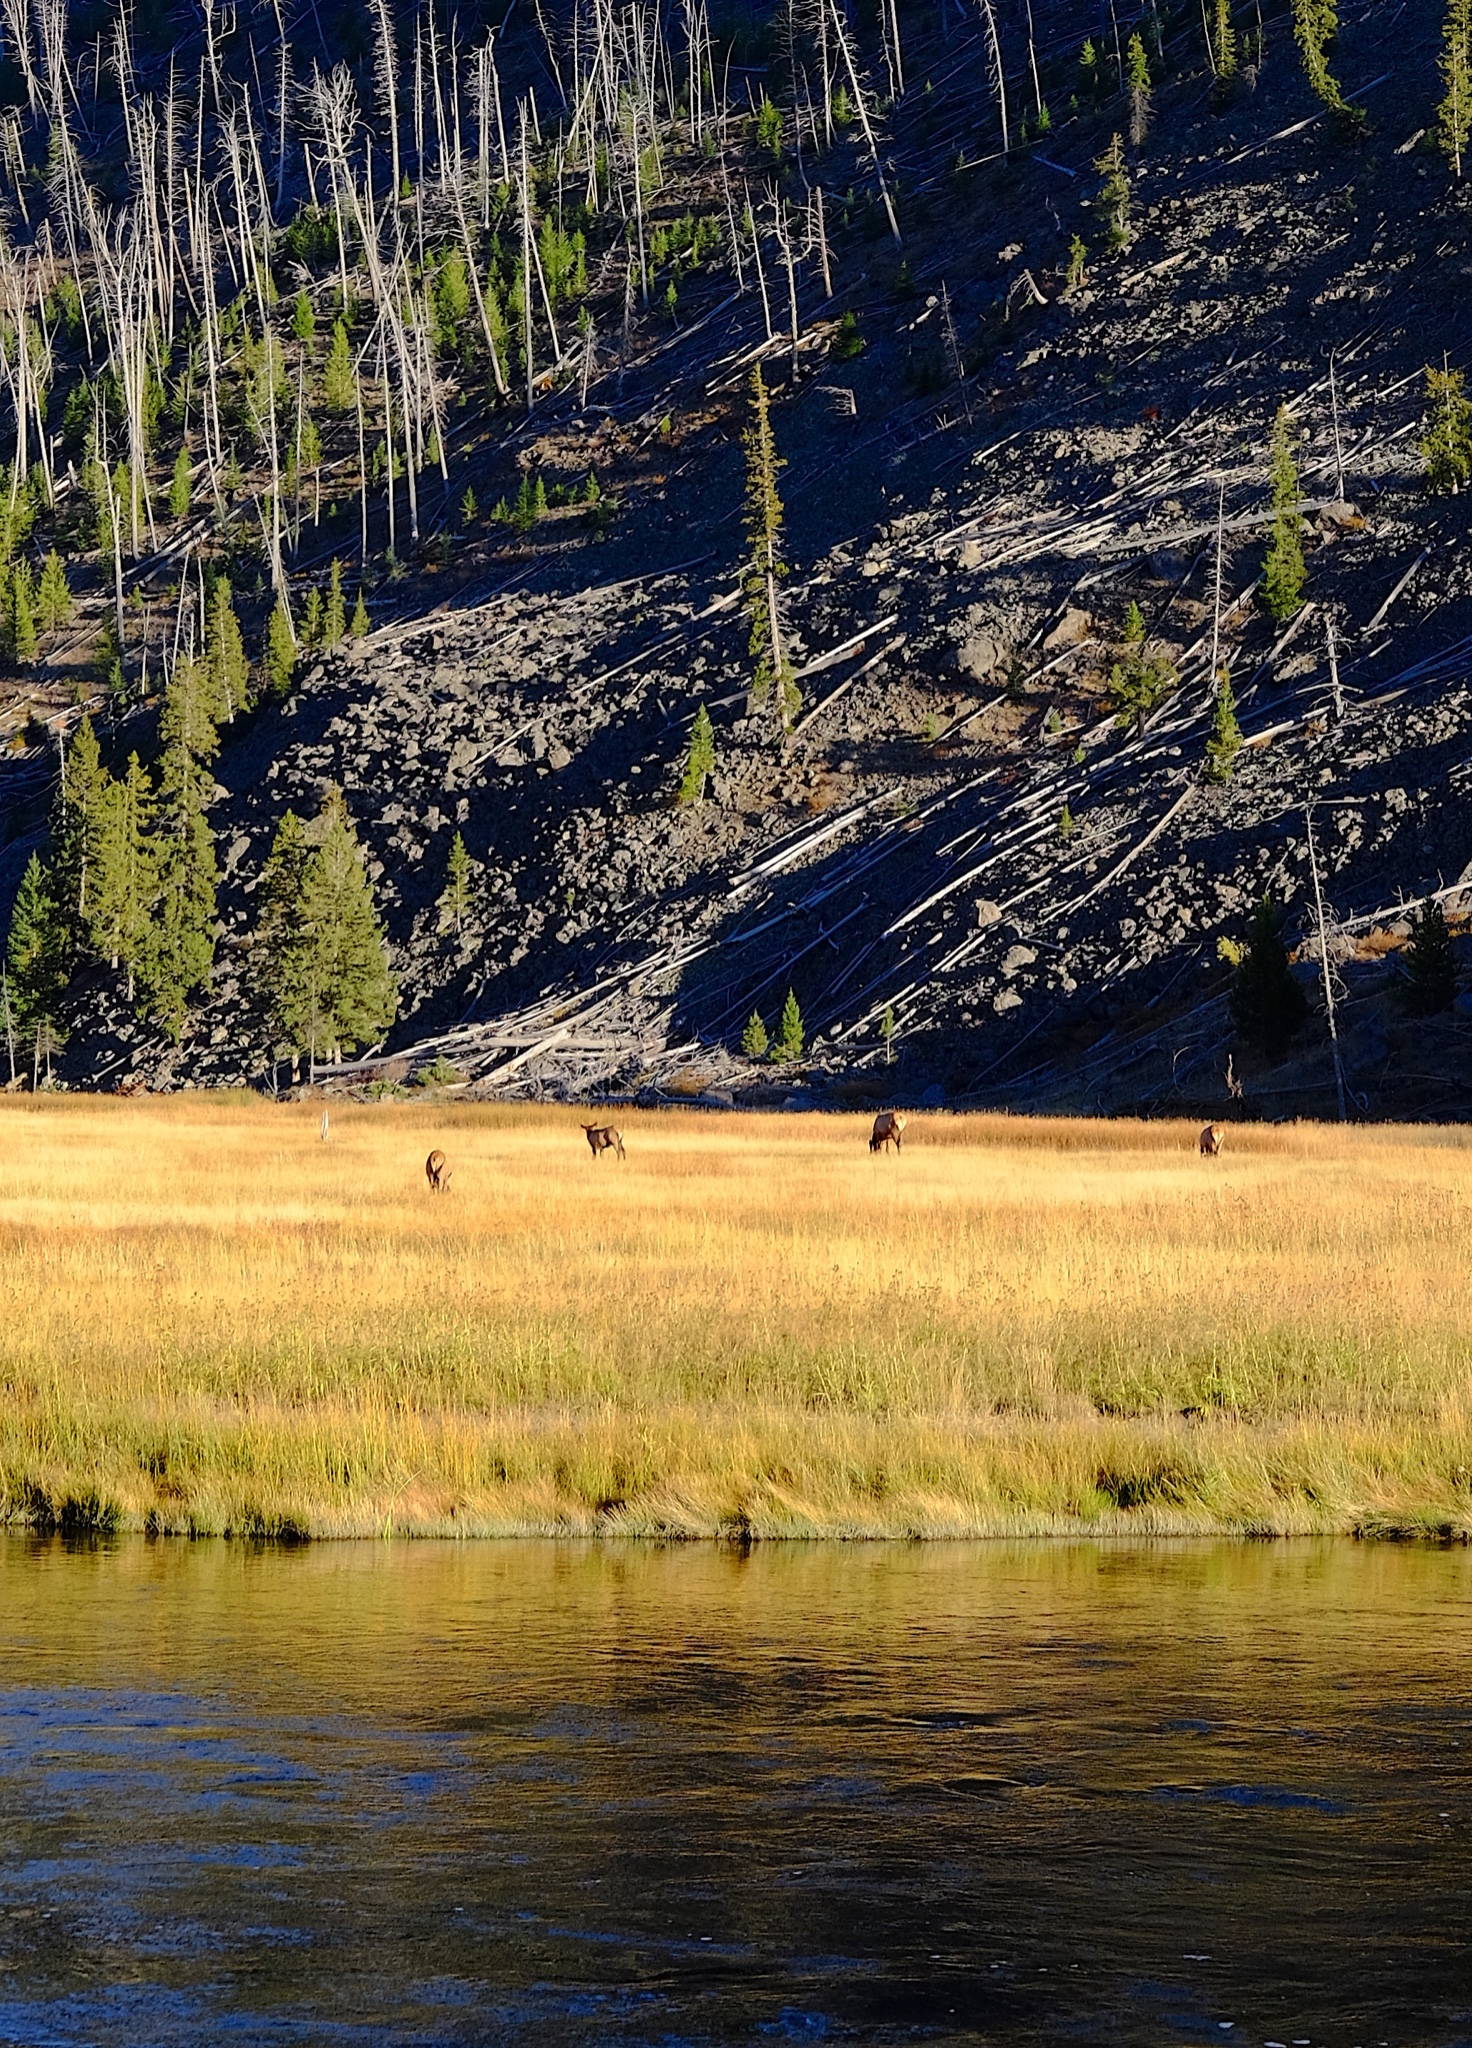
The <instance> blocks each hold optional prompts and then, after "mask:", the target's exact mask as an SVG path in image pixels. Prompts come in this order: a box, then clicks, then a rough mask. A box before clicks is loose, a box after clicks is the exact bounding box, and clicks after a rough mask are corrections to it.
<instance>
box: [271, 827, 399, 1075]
mask: <svg viewBox="0 0 1472 2048" xmlns="http://www.w3.org/2000/svg"><path fill="white" fill-rule="evenodd" d="M312 842H315V843H312ZM262 889H263V895H264V901H263V904H262V916H261V923H260V926H259V928H258V932H257V943H258V958H259V965H258V974H259V976H260V979H261V980H262V982H263V984H264V992H265V994H266V997H267V1001H268V1005H269V1009H270V1013H271V1021H272V1028H273V1031H274V1034H275V1037H276V1040H277V1042H278V1043H280V1044H283V1045H285V1046H286V1047H287V1048H288V1049H289V1050H290V1051H291V1052H292V1053H293V1054H300V1053H303V1052H305V1053H307V1054H308V1055H309V1056H310V1058H311V1059H312V1061H313V1062H314V1063H315V1062H316V1061H318V1060H319V1059H324V1058H325V1059H331V1060H335V1059H337V1058H338V1057H339V1056H340V1055H341V1054H342V1053H345V1052H346V1053H351V1052H353V1051H355V1050H356V1049H357V1047H358V1046H360V1045H365V1044H368V1043H370V1042H371V1041H372V1040H374V1039H376V1038H378V1037H380V1036H381V1035H382V1034H383V1032H385V1031H386V1030H387V1029H388V1027H389V1025H390V1024H391V1023H392V1022H393V1020H394V1017H395V1016H396V1015H397V1013H398V989H397V987H396V986H395V983H394V978H393V975H392V973H391V971H390V969H389V964H388V952H387V947H386V944H385V940H384V933H383V927H382V925H381V924H380V922H379V919H378V915H377V912H376V911H375V910H374V907H373V891H372V888H371V886H370V884H369V881H368V876H367V874H366V872H365V870H364V867H363V853H362V849H361V847H360V846H359V845H358V841H357V836H356V834H355V833H354V831H353V827H352V821H351V819H350V818H349V817H348V814H347V808H346V806H345V805H344V803H343V800H342V795H341V792H340V791H338V790H332V791H330V792H329V794H328V796H327V799H326V801H325V802H324V804H323V807H322V813H321V816H320V817H319V818H318V819H317V820H316V821H315V823H314V824H313V826H312V827H311V828H310V831H308V830H307V829H305V828H303V826H302V825H301V822H300V820H299V819H297V818H296V817H294V816H293V815H292V814H291V813H290V812H288V813H287V815H286V817H285V818H283V819H282V822H281V827H280V830H279V831H278V832H277V835H276V843H275V845H274V846H273V848H272V851H271V858H270V860H269V862H268V863H267V866H266V871H265V874H264V875H263V878H262Z"/></svg>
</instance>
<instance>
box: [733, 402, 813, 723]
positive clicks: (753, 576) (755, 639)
mask: <svg viewBox="0 0 1472 2048" xmlns="http://www.w3.org/2000/svg"><path fill="white" fill-rule="evenodd" d="M742 444H743V446H744V447H745V449H746V534H747V539H748V540H749V541H750V543H751V555H750V558H749V559H748V562H747V565H746V573H745V575H744V577H743V578H742V592H743V595H744V596H745V599H746V615H747V617H748V619H749V620H750V621H751V638H750V640H749V642H748V643H747V645H748V647H749V650H750V652H751V653H752V654H753V655H754V656H755V657H756V672H755V674H754V675H753V676H752V680H751V698H752V702H753V703H754V704H764V703H765V702H766V700H767V697H768V695H769V694H770V692H771V690H772V686H773V685H774V684H775V685H776V689H777V708H778V711H779V714H780V716H781V720H782V729H783V731H784V732H790V731H791V729H792V724H793V721H794V719H795V718H796V717H797V714H798V711H799V709H800V708H801V704H802V699H801V697H800V696H799V695H798V691H797V686H796V684H795V683H794V681H793V679H792V664H791V662H790V661H789V660H788V659H787V653H786V650H785V648H784V646H783V641H782V620H781V615H780V613H779V611H778V608H777V584H778V581H779V579H780V578H781V577H783V576H785V575H786V574H787V565H786V563H785V562H784V561H783V559H782V500H781V498H780V497H779V495H778V492H777V472H778V470H779V469H781V468H783V467H784V464H783V461H782V457H781V456H780V455H779V454H778V453H777V444H776V442H775V441H774V440H773V438H772V415H771V410H770V407H769V405H768V400H767V387H766V385H765V383H763V381H762V366H761V364H760V363H758V364H757V365H756V366H755V368H754V369H753V370H752V373H751V425H750V426H749V427H748V428H747V430H746V432H745V433H744V434H743V435H742Z"/></svg>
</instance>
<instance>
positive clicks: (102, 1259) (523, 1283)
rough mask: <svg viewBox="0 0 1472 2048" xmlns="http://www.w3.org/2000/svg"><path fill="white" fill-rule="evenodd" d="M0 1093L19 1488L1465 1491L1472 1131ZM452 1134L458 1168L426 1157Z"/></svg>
mask: <svg viewBox="0 0 1472 2048" xmlns="http://www.w3.org/2000/svg"><path fill="white" fill-rule="evenodd" d="M331 1119H332V1121H331V1129H330V1133H329V1135H328V1137H327V1139H326V1141H325V1142H324V1141H323V1140H322V1139H321V1137H320V1135H319V1127H320V1109H319V1107H317V1106H314V1105H311V1104H297V1105H285V1106H275V1105H271V1104H267V1103H264V1102H258V1101H253V1100H246V1099H234V1098H223V1097H213V1096H207V1095H201V1094H184V1095H178V1096H174V1097H170V1098H167V1099H162V1100H157V1099H156V1100H151V1101H146V1102H126V1101H115V1100H103V1099H99V1098H96V1097H92V1098H80V1097H72V1098H66V1097H62V1098H57V1099H54V1100H47V1099H45V1098H40V1099H35V1100H30V1099H28V1100H25V1101H19V1102H17V1101H13V1100H12V1101H9V1102H6V1103H4V1104H3V1106H0V1247H3V1252H0V1387H3V1391H4V1400H3V1402H0V1519H4V1520H9V1521H11V1522H29V1523H31V1524H33V1525H38V1526H42V1527H46V1526H52V1525H57V1524H59V1525H60V1526H62V1527H64V1528H68V1529H77V1530H83V1529H87V1528H97V1527H100V1528H131V1529H150V1530H155V1531H158V1532H160V1533H166V1532H179V1533H191V1534H206V1533H223V1532H229V1533H232V1534H237V1535H246V1536H258V1537H260V1536H263V1537H271V1536H276V1537H282V1536H290V1535H310V1536H347V1535H364V1534H372V1533H380V1534H382V1533H389V1532H391V1533H393V1534H395V1535H399V1534H404V1535H410V1534H422V1535H440V1536H472V1535H474V1536H479V1535H509V1534H521V1533H539V1534H547V1533H564V1532H565V1533H578V1534H587V1533H596V1532H607V1533H627V1534H634V1535H641V1536H666V1537H726V1538H744V1537H747V1536H751V1537H793V1536H834V1537H850V1538H854V1537H885V1536H888V1537H959V1536H978V1535H1002V1534H1045V1533H1070V1532H1071V1533H1109V1532H1111V1531H1116V1530H1117V1531H1125V1530H1129V1531H1137V1532H1155V1533H1195V1532H1206V1531H1211V1530H1222V1531H1235V1532H1241V1533H1261V1534H1269V1533H1295V1532H1312V1531H1325V1532H1333V1531H1337V1532H1355V1533H1360V1534H1389V1533H1410V1534H1414V1533H1431V1534H1442V1535H1460V1534H1465V1533H1466V1532H1467V1531H1468V1530H1469V1529H1472V1491H1469V1487H1472V1346H1469V1342H1468V1337H1469V1324H1472V1310H1469V1307H1468V1303H1467V1298H1466V1291H1465V1288H1464V1286H1463V1283H1462V1276H1463V1274H1464V1273H1465V1270H1466V1266H1467V1258H1468V1251H1469V1245H1472V1133H1468V1132H1465V1131H1462V1130H1441V1129H1431V1128H1427V1129H1408V1128H1397V1129H1387V1128H1377V1129H1362V1130H1351V1131H1339V1130H1336V1129H1333V1128H1328V1127H1320V1126H1312V1125H1295V1126H1289V1127H1283V1128H1267V1127H1251V1126H1246V1127H1241V1128H1234V1129H1233V1130H1232V1131H1231V1132H1230V1134H1229V1137H1228V1140H1227V1147H1226V1151H1225V1152H1224V1154H1223V1156H1222V1157H1221V1158H1219V1159H1216V1160H1203V1159H1200V1158H1198V1157H1197V1155H1196V1149H1195V1129H1194V1127H1189V1128H1188V1127H1187V1126H1184V1125H1181V1124H1171V1123H1152V1124H1123V1123H1118V1124H1108V1123H1085V1122H1048V1123H1044V1122H1030V1121H1023V1120H1021V1119H1007V1118H1001V1117H978V1118H952V1117H933V1118H916V1119H915V1120H914V1121H913V1122H912V1124H911V1127H910V1131H909V1134H908V1136H907V1139H906V1145H905V1150H904V1153H903V1155H902V1156H901V1157H899V1158H896V1157H894V1156H892V1155H887V1156H883V1157H879V1158H873V1157H871V1156H870V1154H869V1151H868V1147H867V1144H866V1142H865V1141H866V1137H867V1131H868V1123H867V1120H865V1119H860V1118H856V1117H834V1118H826V1117H825V1118H817V1117H811V1116H800V1117H794V1116H788V1117H781V1116H770V1117H759V1116H742V1117H722V1116H711V1115H704V1114H692V1113H689V1112H673V1111H672V1112H667V1113H660V1112H629V1113H627V1114H621V1115H620V1118H619V1122H620V1125H621V1128H622V1130H623V1133H624V1138H625V1143H626V1147H627V1153H628V1157H627V1160H626V1161H625V1162H623V1163H620V1162H619V1161H618V1160H617V1159H616V1158H614V1157H612V1156H611V1155H610V1156H607V1157H604V1158H602V1159H600V1160H598V1161H597V1162H596V1163H595V1162H594V1161H593V1160H592V1158H591V1157H590V1156H589V1153H588V1148H587V1146H586V1144H585V1142H584V1140H583V1137H582V1134H581V1132H580V1131H579V1129H578V1123H577V1118H576V1117H575V1115H574V1114H572V1113H571V1112H564V1111H562V1110H559V1109H550V1108H535V1107H528V1108H500V1107H480V1106H470V1105H465V1106H461V1107H456V1106H454V1105H453V1103H448V1102H443V1101H441V1102H433V1101H426V1102H424V1103H414V1104H384V1105H381V1106H376V1107H372V1108H368V1107H364V1108H352V1107H344V1108H341V1109H339V1108H336V1107H334V1108H333V1110H332V1112H331ZM431 1146H440V1147H442V1148H443V1149H444V1150H445V1151H446V1153H447V1154H448V1155H449V1158H450V1162H451V1166H452V1171H453V1179H452V1183H451V1192H450V1193H449V1194H448V1195H445V1196H439V1197H436V1196H434V1195H431V1194H430V1193H429V1192H428V1190H427V1188H426V1185H425V1179H424V1170H423V1162H424V1158H425V1155H426V1153H427V1152H428V1151H429V1149H430V1148H431Z"/></svg>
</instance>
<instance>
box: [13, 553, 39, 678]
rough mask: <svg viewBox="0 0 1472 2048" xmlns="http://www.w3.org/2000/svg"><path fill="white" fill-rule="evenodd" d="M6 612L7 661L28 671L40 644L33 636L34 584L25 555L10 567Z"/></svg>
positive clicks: (34, 615) (35, 634)
mask: <svg viewBox="0 0 1472 2048" xmlns="http://www.w3.org/2000/svg"><path fill="white" fill-rule="evenodd" d="M6 613H7V617H6V626H7V634H6V638H7V640H8V642H9V653H10V658H11V660H12V661H14V662H15V663H16V665H17V666H18V667H20V668H28V667H29V666H30V664H31V663H32V662H33V661H34V660H35V658H36V652H37V649H38V647H39V645H40V642H39V639H38V636H37V633H36V610H35V584H34V582H33V580H32V577H31V565H30V563H29V562H28V561H27V560H26V558H25V556H24V555H22V556H21V557H20V559H19V561H17V562H13V563H12V564H11V568H10V579H9V590H8V593H7V602H6Z"/></svg>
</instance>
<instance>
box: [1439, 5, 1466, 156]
mask: <svg viewBox="0 0 1472 2048" xmlns="http://www.w3.org/2000/svg"><path fill="white" fill-rule="evenodd" d="M1442 33H1443V41H1442V52H1441V75H1442V78H1443V80H1444V81H1445V84H1446V97H1445V99H1443V101H1442V103H1441V105H1440V106H1439V107H1438V108H1437V110H1436V139H1437V142H1438V143H1439V144H1440V146H1441V153H1442V155H1443V156H1444V157H1445V158H1446V160H1447V162H1448V163H1449V164H1450V165H1451V167H1452V170H1453V171H1454V172H1455V173H1456V175H1457V176H1458V177H1459V178H1460V177H1461V175H1462V158H1463V156H1464V155H1465V153H1466V149H1467V138H1468V135H1469V134H1472V0H1447V10H1446V25H1445V28H1444V29H1443V32H1442Z"/></svg>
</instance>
